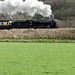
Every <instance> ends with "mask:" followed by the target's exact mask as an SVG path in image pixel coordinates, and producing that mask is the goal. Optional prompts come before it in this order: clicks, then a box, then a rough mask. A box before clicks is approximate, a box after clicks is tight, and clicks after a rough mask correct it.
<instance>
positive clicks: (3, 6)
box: [0, 0, 52, 17]
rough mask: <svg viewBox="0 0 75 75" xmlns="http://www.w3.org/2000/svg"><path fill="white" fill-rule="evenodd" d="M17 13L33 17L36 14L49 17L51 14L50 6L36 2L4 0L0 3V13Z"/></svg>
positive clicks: (29, 0)
mask: <svg viewBox="0 0 75 75" xmlns="http://www.w3.org/2000/svg"><path fill="white" fill-rule="evenodd" d="M17 12H22V13H27V14H28V15H29V16H34V15H35V14H36V13H38V14H40V15H42V16H44V17H50V15H51V14H52V10H51V6H50V5H47V4H44V3H43V2H42V1H38V0H25V1H24V2H23V0H4V1H0V13H8V14H9V15H15V14H17Z"/></svg>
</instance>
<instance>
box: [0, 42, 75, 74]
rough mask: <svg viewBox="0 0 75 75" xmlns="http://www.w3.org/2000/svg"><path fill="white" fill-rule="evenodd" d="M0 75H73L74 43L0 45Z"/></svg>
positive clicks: (74, 72)
mask: <svg viewBox="0 0 75 75" xmlns="http://www.w3.org/2000/svg"><path fill="white" fill-rule="evenodd" d="M0 75H75V43H16V42H14V43H13V42H12V43H7V42H2V43H0Z"/></svg>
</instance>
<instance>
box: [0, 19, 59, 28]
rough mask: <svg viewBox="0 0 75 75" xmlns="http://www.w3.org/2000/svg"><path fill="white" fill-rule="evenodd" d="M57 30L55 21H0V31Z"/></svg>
mask: <svg viewBox="0 0 75 75" xmlns="http://www.w3.org/2000/svg"><path fill="white" fill-rule="evenodd" d="M12 28H59V26H58V25H57V23H56V21H55V20H53V19H52V20H16V21H11V20H0V29H12Z"/></svg>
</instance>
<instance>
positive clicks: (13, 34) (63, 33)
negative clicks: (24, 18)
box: [0, 28, 75, 42]
mask: <svg viewBox="0 0 75 75" xmlns="http://www.w3.org/2000/svg"><path fill="white" fill-rule="evenodd" d="M0 41H8V42H75V28H59V29H10V30H0Z"/></svg>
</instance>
